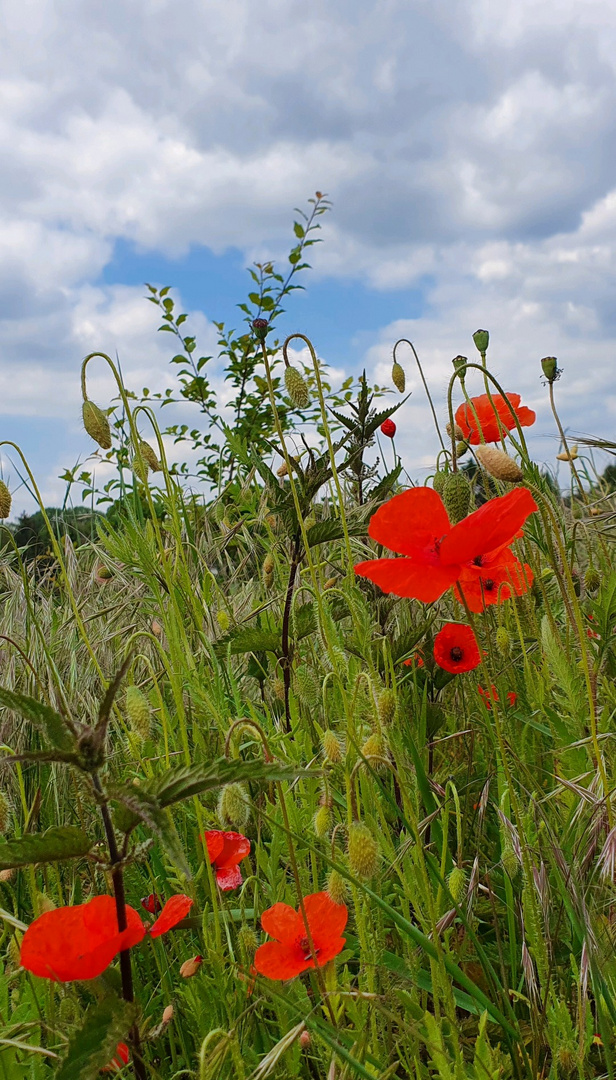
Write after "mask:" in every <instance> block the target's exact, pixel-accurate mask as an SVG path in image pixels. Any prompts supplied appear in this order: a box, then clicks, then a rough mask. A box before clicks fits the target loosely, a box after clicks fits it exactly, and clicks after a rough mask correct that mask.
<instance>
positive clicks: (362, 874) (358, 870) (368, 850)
mask: <svg viewBox="0 0 616 1080" xmlns="http://www.w3.org/2000/svg"><path fill="white" fill-rule="evenodd" d="M347 855H348V859H349V869H350V871H351V873H352V874H355V876H356V877H358V878H359V879H360V881H369V880H370V878H371V877H374V875H375V874H376V871H377V867H378V865H379V845H378V841H377V840H376V839H375V838H374V836H373V835H372V833H371V832H370V829H369V828H368V826H367V825H364V823H363V821H354V822H353V823H352V824H351V825H350V826H349V837H348V844H347Z"/></svg>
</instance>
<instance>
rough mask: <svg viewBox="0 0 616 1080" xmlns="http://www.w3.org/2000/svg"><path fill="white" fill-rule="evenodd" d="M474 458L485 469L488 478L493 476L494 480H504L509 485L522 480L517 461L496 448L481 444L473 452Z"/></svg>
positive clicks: (522, 476)
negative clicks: (488, 475)
mask: <svg viewBox="0 0 616 1080" xmlns="http://www.w3.org/2000/svg"><path fill="white" fill-rule="evenodd" d="M475 457H476V458H477V461H478V462H479V464H480V465H481V466H482V468H484V469H485V471H486V472H487V473H489V474H490V476H493V477H494V478H495V480H504V481H506V482H507V483H509V484H516V483H517V482H518V481H519V480H523V479H524V473H523V472H522V470H521V468H520V466H519V465H518V463H517V461H514V460H513V458H510V457H509V454H506V453H505V451H504V450H499V449H498V447H496V446H486V444H485V443H484V444H482V445H481V446H478V447H477V449H476V450H475Z"/></svg>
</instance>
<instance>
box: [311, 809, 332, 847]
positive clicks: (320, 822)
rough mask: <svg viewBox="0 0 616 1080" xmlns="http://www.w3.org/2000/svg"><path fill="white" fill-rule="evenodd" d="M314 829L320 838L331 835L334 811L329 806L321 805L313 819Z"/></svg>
mask: <svg viewBox="0 0 616 1080" xmlns="http://www.w3.org/2000/svg"><path fill="white" fill-rule="evenodd" d="M313 825H314V831H315V834H316V836H317V837H318V838H319V840H324V839H325V837H326V836H329V833H330V830H331V827H332V812H331V810H330V808H329V806H320V807H319V809H318V810H317V812H316V814H315V815H314V819H313Z"/></svg>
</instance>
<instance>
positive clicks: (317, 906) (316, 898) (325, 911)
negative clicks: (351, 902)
mask: <svg viewBox="0 0 616 1080" xmlns="http://www.w3.org/2000/svg"><path fill="white" fill-rule="evenodd" d="M304 907H305V909H306V918H307V919H308V925H309V926H310V932H311V934H312V935H313V941H314V943H315V946H317V947H319V948H320V947H321V946H322V944H323V943H324V942H325V940H328V939H333V938H338V937H340V935H341V933H342V931H343V930H344V928H345V926H346V924H347V919H348V917H349V913H348V910H347V907H346V904H336V903H335V902H334V901H333V900H332V899H331V897H330V896H329V895H328V894H327V893H326V892H320V893H313V894H312V895H311V896H307V897H306V898H305V900H304ZM317 938H318V941H317ZM319 959H320V955H319Z"/></svg>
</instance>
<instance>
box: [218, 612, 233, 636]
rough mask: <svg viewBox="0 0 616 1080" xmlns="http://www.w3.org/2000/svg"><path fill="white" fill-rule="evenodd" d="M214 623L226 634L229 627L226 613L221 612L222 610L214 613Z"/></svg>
mask: <svg viewBox="0 0 616 1080" xmlns="http://www.w3.org/2000/svg"><path fill="white" fill-rule="evenodd" d="M216 622H217V623H218V625H219V627H220V629H221V630H222V632H223V633H226V631H227V630H228V629H229V626H230V620H229V616H228V615H227V612H226V611H223V609H222V608H221V609H220V611H217V612H216Z"/></svg>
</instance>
